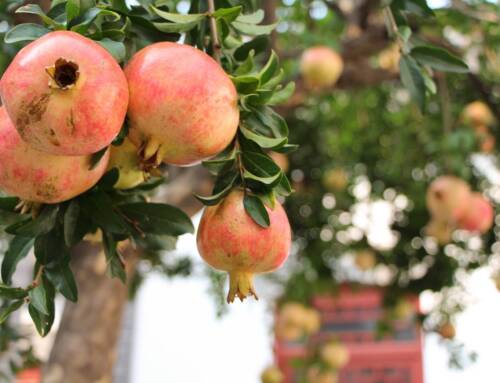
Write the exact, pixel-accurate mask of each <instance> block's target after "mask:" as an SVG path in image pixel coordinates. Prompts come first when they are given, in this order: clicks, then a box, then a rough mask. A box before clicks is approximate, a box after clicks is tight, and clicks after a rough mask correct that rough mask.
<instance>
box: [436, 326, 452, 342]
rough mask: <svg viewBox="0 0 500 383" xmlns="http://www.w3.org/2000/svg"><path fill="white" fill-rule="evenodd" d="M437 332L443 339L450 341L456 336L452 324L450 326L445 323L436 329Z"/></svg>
mask: <svg viewBox="0 0 500 383" xmlns="http://www.w3.org/2000/svg"><path fill="white" fill-rule="evenodd" d="M437 332H438V334H439V335H441V337H443V338H444V339H450V340H451V339H454V338H455V335H456V330H455V326H453V324H451V323H450V322H446V323H444V324H442V325H441V326H440V327H439V328H438V330H437Z"/></svg>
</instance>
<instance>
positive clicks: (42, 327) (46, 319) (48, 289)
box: [28, 278, 55, 336]
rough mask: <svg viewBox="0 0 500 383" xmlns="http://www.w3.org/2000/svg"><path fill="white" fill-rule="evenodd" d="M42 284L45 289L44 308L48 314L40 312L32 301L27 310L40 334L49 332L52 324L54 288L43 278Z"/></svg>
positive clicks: (43, 334)
mask: <svg viewBox="0 0 500 383" xmlns="http://www.w3.org/2000/svg"><path fill="white" fill-rule="evenodd" d="M43 286H44V290H45V297H46V309H47V311H48V315H46V314H44V313H42V312H40V311H39V310H38V309H37V308H36V307H35V306H34V305H33V304H32V303H30V304H29V306H28V312H29V314H30V316H31V319H32V320H33V323H34V324H35V327H36V329H37V331H38V333H39V334H40V335H41V336H46V335H47V334H48V333H49V332H50V329H51V328H52V325H53V323H54V317H55V307H54V297H55V290H54V287H53V286H52V285H51V284H50V282H49V281H48V280H47V279H45V278H43Z"/></svg>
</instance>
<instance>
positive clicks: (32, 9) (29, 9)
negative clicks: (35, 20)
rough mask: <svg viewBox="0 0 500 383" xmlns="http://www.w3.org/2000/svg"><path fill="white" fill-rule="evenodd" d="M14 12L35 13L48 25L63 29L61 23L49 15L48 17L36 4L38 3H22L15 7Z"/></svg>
mask: <svg viewBox="0 0 500 383" xmlns="http://www.w3.org/2000/svg"><path fill="white" fill-rule="evenodd" d="M16 13H28V14H31V15H37V16H40V18H41V19H42V21H43V22H44V24H46V25H50V26H51V27H54V28H55V29H64V26H62V25H61V24H59V23H57V22H55V21H54V20H52V19H51V18H50V17H48V16H47V15H46V14H45V12H44V11H43V9H42V8H41V7H40V6H39V5H38V4H28V5H24V6H22V7H19V8H17V10H16Z"/></svg>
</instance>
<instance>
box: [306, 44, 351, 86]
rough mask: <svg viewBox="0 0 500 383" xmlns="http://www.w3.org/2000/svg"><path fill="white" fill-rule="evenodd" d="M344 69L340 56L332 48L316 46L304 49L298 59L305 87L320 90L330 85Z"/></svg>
mask: <svg viewBox="0 0 500 383" xmlns="http://www.w3.org/2000/svg"><path fill="white" fill-rule="evenodd" d="M343 69H344V61H343V60H342V57H341V56H340V55H339V54H338V53H337V52H335V51H334V50H333V49H331V48H329V47H325V46H317V47H313V48H309V49H306V50H305V51H304V53H303V54H302V58H301V61H300V71H301V73H302V77H303V78H304V82H305V85H306V87H307V88H309V89H313V90H321V89H327V88H329V87H332V86H333V85H334V84H335V83H336V82H337V80H338V79H339V77H340V75H341V74H342V71H343Z"/></svg>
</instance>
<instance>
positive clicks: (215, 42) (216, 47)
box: [207, 0, 221, 63]
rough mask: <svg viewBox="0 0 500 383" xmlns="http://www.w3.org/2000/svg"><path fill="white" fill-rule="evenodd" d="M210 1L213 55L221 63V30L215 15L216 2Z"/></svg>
mask: <svg viewBox="0 0 500 383" xmlns="http://www.w3.org/2000/svg"><path fill="white" fill-rule="evenodd" d="M207 1H208V13H209V14H210V15H209V17H210V37H211V40H212V50H213V55H214V59H215V60H217V62H219V63H220V55H221V52H220V49H221V45H220V41H219V32H218V31H217V21H216V20H215V17H214V16H213V14H214V13H215V2H214V0H207Z"/></svg>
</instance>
